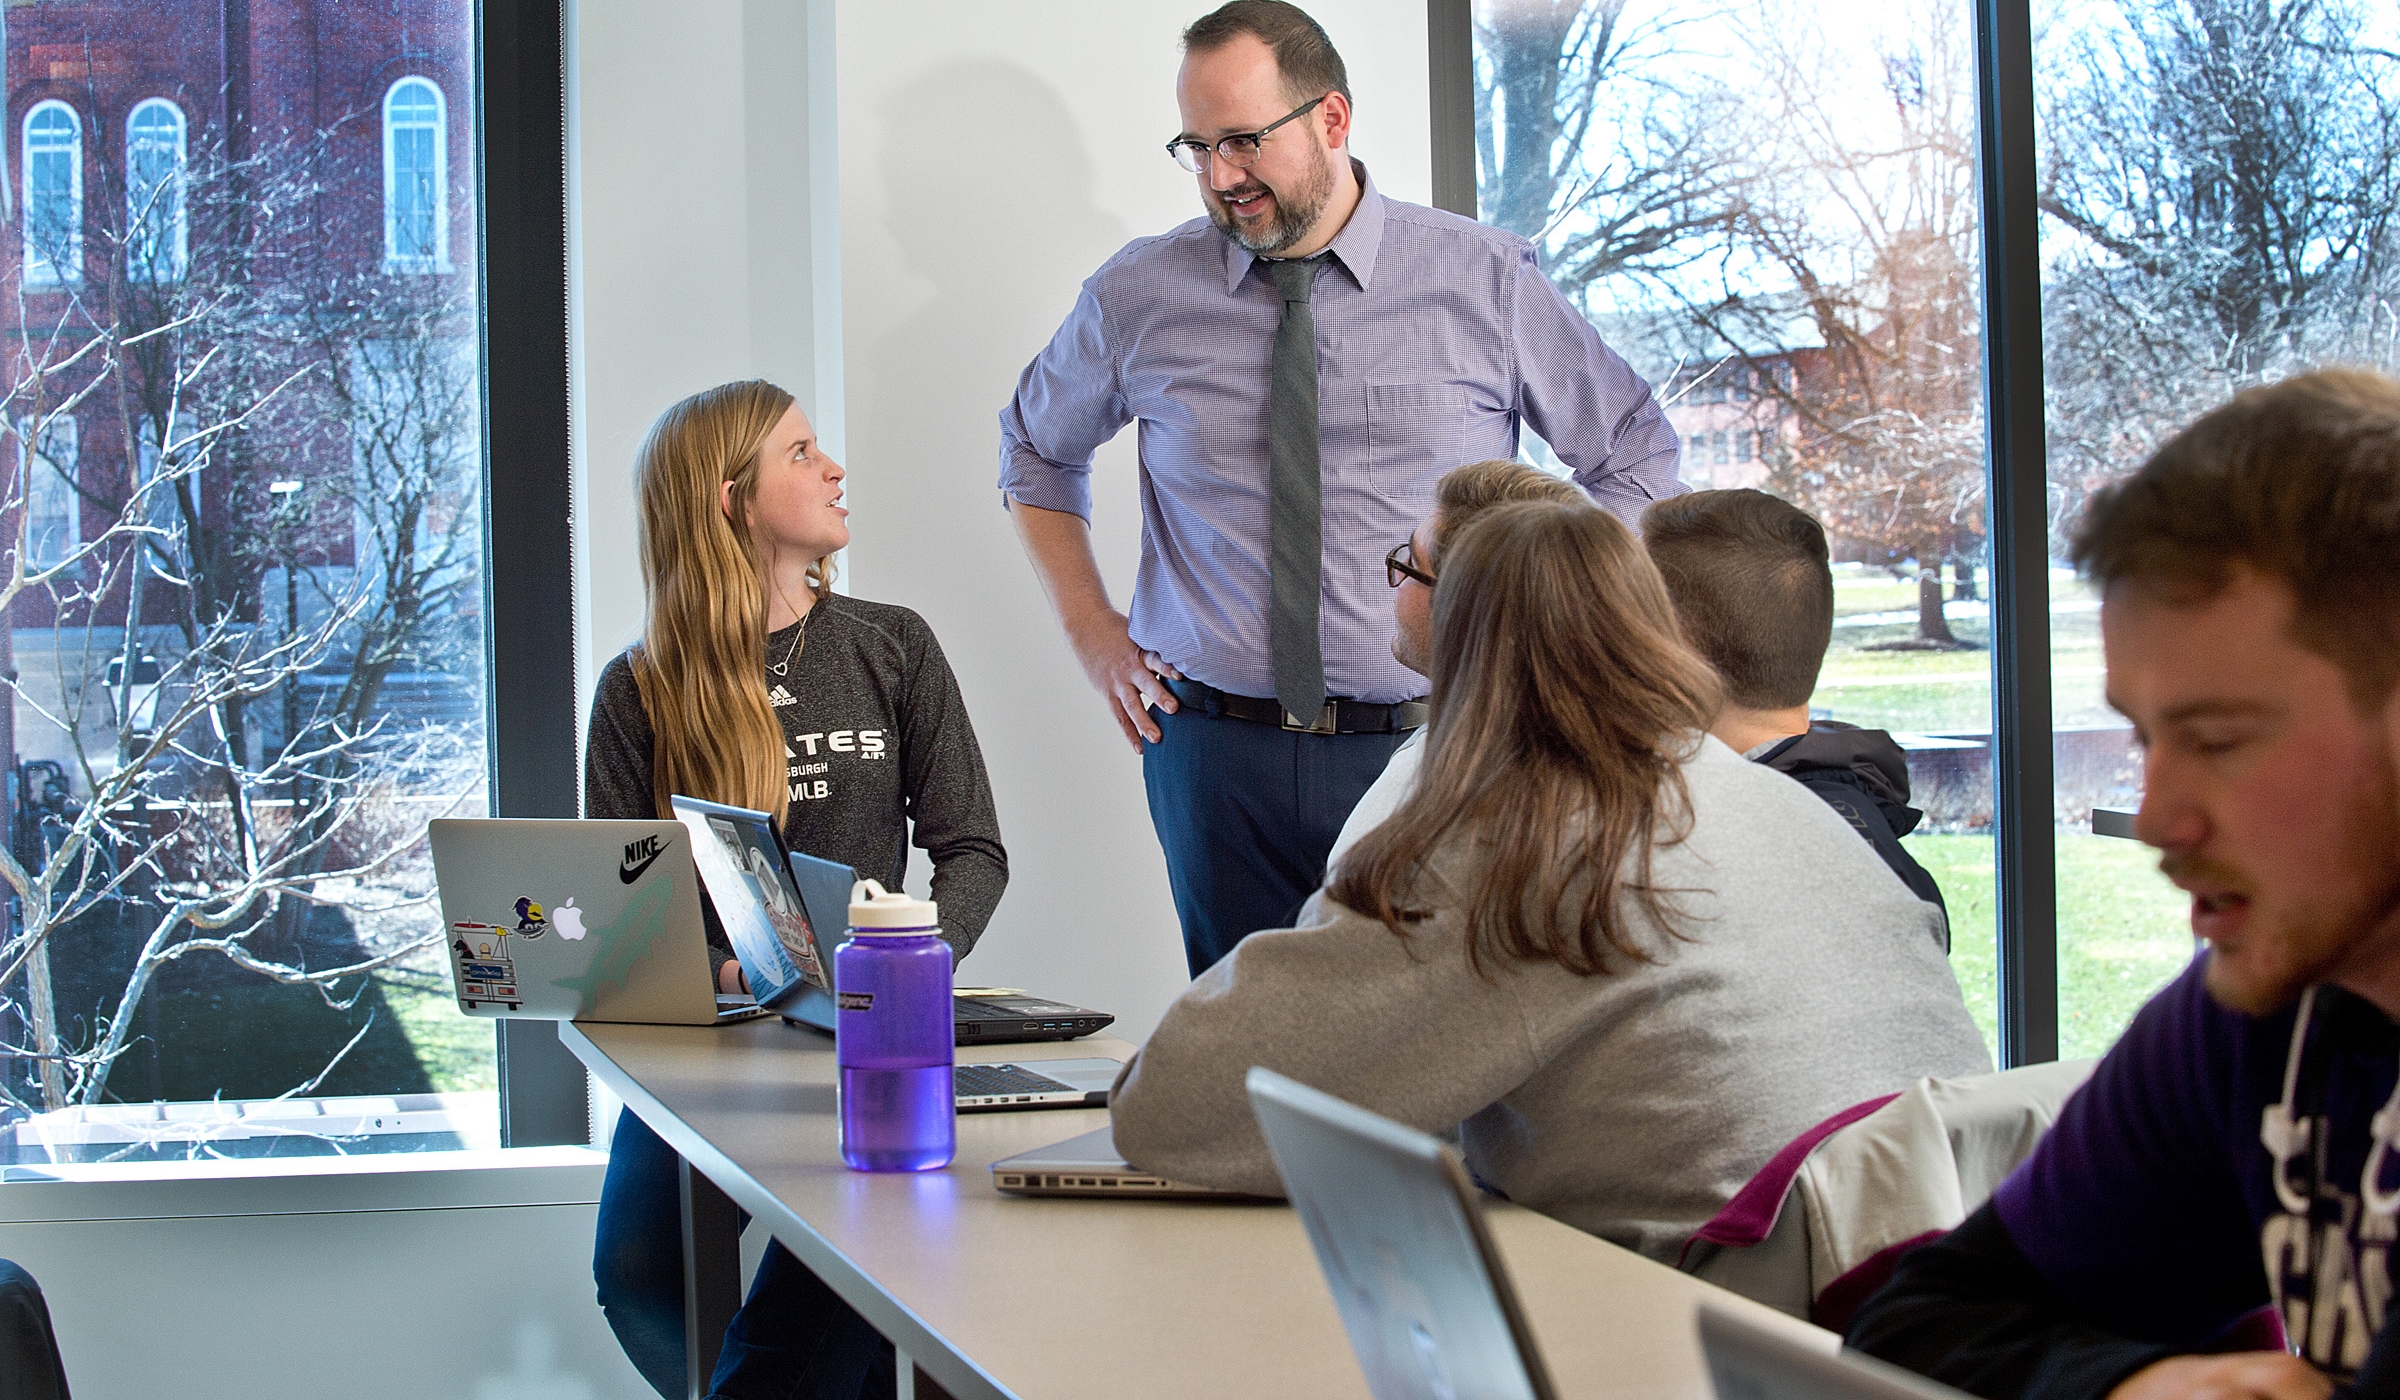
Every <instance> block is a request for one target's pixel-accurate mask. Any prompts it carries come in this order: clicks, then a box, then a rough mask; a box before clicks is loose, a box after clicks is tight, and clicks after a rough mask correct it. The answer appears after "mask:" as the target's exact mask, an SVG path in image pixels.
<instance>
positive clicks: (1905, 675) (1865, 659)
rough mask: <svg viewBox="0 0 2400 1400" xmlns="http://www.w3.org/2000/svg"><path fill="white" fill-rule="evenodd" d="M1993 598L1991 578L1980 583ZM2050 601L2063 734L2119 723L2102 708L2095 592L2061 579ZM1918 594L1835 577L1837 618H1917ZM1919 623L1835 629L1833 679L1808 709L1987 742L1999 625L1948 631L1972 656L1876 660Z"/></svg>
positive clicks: (1827, 675)
mask: <svg viewBox="0 0 2400 1400" xmlns="http://www.w3.org/2000/svg"><path fill="white" fill-rule="evenodd" d="M1980 582H1981V584H1982V586H1983V587H1984V588H1985V590H1986V592H1987V593H1988V591H1989V584H1990V580H1989V578H1988V576H1986V577H1985V578H1983V579H1982V580H1980ZM2050 596H2051V598H2052V600H2053V602H2054V604H2055V605H2058V610H2057V611H2054V612H2053V613H2052V614H2051V617H2050V643H2051V645H2050V674H2051V685H2052V691H2053V695H2052V700H2051V710H2052V714H2053V716H2054V720H2053V722H2054V723H2055V724H2057V725H2058V726H2059V727H2061V728H2070V727H2075V726H2081V725H2091V724H2110V723H2115V722H2116V716H2115V712H2114V711H2112V710H2110V709H2109V708H2108V705H2107V703H2106V702H2105V701H2103V700H2102V699H2101V698H2100V693H2101V676H2100V620H2099V614H2097V613H2095V612H2092V611H2089V609H2088V603H2089V599H2090V597H2091V594H2090V591H2089V590H2088V589H2086V588H2085V587H2084V585H2083V584H2081V583H2080V582H2077V581H2075V580H2072V579H2053V580H2052V581H2051V585H2050ZM1916 605H1917V586H1916V584H1914V583H1912V582H1907V581H1904V580H1900V579H1895V578H1893V577H1891V576H1890V575H1889V574H1886V573H1882V572H1880V571H1870V570H1866V569H1862V568H1860V567H1858V566H1856V565H1837V566H1836V567H1835V570H1834V584H1833V610H1834V615H1835V616H1836V617H1837V618H1842V617H1856V616H1859V615H1861V614H1866V613H1889V612H1913V611H1914V610H1915V608H1916ZM1916 630H1917V629H1916V624H1915V623H1914V622H1913V621H1908V622H1893V623H1878V624H1874V625H1871V626H1869V625H1850V626H1837V627H1835V628H1834V632H1833V645H1832V647H1831V648H1829V649H1828V650H1827V651H1826V653H1825V669H1824V671H1823V672H1822V674H1821V675H1820V676H1819V678H1818V681H1817V693H1816V694H1815V695H1814V696H1812V697H1811V698H1810V703H1811V704H1813V705H1814V706H1816V707H1817V708H1819V709H1826V710H1831V711H1832V712H1833V717H1834V718H1835V719H1838V720H1842V721H1844V722H1846V723H1850V724H1857V725H1863V726H1865V727H1867V728H1869V729H1890V730H1896V731H1899V732H1901V733H1908V734H1956V733H1979V732H1983V731H1987V730H1989V729H1990V728H1991V727H1992V681H1991V674H1992V672H1991V651H1990V644H1991V624H1990V623H1989V621H1987V620H1986V619H1983V618H1959V619H1955V620H1953V621H1952V623H1951V624H1950V630H1951V631H1952V632H1953V633H1955V634H1957V636H1958V638H1959V639H1960V640H1961V641H1965V642H1972V643H1974V644H1975V649H1973V650H1968V651H1877V650H1873V649H1872V648H1874V647H1876V646H1879V645H1887V644H1889V643H1893V642H1902V641H1907V640H1908V639H1910V638H1912V637H1914V636H1915V635H1916Z"/></svg>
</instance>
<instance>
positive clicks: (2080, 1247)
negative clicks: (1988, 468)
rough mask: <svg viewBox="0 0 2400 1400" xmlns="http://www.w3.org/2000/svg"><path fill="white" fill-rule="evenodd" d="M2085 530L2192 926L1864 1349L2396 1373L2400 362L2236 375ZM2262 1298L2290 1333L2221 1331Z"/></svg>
mask: <svg viewBox="0 0 2400 1400" xmlns="http://www.w3.org/2000/svg"><path fill="white" fill-rule="evenodd" d="M2074 552H2075V559H2076V562H2077V564H2078V565H2079V566H2080V567H2081V568H2082V570H2083V572H2084V573H2085V575H2086V576H2087V577H2089V578H2090V579H2091V580H2092V581H2093V582H2094V583H2095V584H2096V585H2098V586H2099V587H2100V589H2101V590H2102V603H2101V617H2100V621H2101V635H2102V639H2103V644H2104V647H2105V651H2106V658H2107V663H2108V696H2109V701H2110V703H2111V704H2113V705H2115V706H2116V707H2117V708H2118V709H2119V710H2121V711H2123V712H2124V713H2125V715H2126V716H2127V717H2129V718H2130V719H2132V720H2133V722H2134V725H2135V729H2136V731H2137V733H2138V734H2139V736H2140V738H2141V741H2142V744H2143V746H2144V755H2145V757H2144V780H2145V790H2144V793H2143V798H2142V809H2141V815H2140V816H2139V817H2138V818H2137V820H2136V822H2135V833H2136V834H2137V835H2138V836H2140V837H2141V839H2142V840H2144V841H2146V842H2148V843H2150V844H2151V845H2153V846H2156V847H2157V848H2158V849H2159V850H2160V851H2161V852H2162V854H2163V859H2162V860H2161V862H2160V868H2161V869H2162V870H2163V871H2164V872H2165V873H2166V874H2167V876H2168V877H2169V878H2170V879H2172V880H2173V881H2174V882H2175V883H2176V884H2177V885H2180V886H2181V887H2183V888H2184V889H2186V890H2188V891H2190V893H2191V896H2192V906H2191V918H2192V931H2193V932H2194V933H2195V934H2196V935H2197V936H2198V937H2199V938H2200V939H2202V940H2204V941H2205V942H2206V943H2207V945H2208V947H2207V951H2206V953H2205V954H2204V955H2203V956H2202V957H2201V958H2199V959H2198V960H2197V961H2195V962H2194V964H2193V965H2192V967H2191V969H2190V970H2189V971H2188V972H2186V973H2185V974H2184V975H2183V976H2182V977H2181V978H2179V979H2178V980H2177V981H2176V982H2175V983H2174V984H2173V985H2171V986H2169V987H2168V988H2167V989H2166V990H2165V991H2163V992H2161V993H2159V995H2158V996H2157V997H2156V998H2154V999H2153V1000H2152V1001H2151V1002H2150V1004H2149V1005H2148V1006H2146V1007H2144V1008H2143V1010H2142V1012H2141V1014H2140V1015H2139V1016H2137V1017H2136V1018H2135V1019H2134V1022H2133V1025H2132V1026H2131V1027H2129V1028H2128V1029H2127V1030H2126V1032H2125V1035H2124V1038H2123V1039H2121V1040H2120V1041H2119V1042H2118V1043H2117V1045H2116V1048H2115V1049H2113V1050H2111V1051H2110V1052H2109V1054H2108V1056H2107V1058H2105V1059H2104V1060H2102V1061H2101V1063H2100V1066H2099V1068H2098V1070H2097V1071H2096V1072H2095V1073H2094V1074H2093V1076H2092V1079H2091V1081H2090V1082H2089V1083H2088V1084H2087V1085H2086V1086H2085V1087H2084V1089H2083V1090H2082V1091H2081V1092H2079V1093H2078V1094H2077V1095H2076V1096H2075V1097H2074V1098H2073V1099H2072V1100H2070V1101H2069V1102H2068V1104H2067V1105H2066V1108H2065V1110H2064V1111H2063V1112H2062V1113H2061V1115H2060V1117H2059V1120H2058V1123H2057V1126H2056V1127H2055V1128H2053V1129H2052V1130H2051V1132H2050V1134H2049V1136H2048V1137H2046V1138H2045V1139H2044V1140H2043V1141H2042V1143H2041V1145H2040V1146H2039V1147H2038V1148H2036V1149H2035V1151H2034V1154H2033V1156H2032V1157H2031V1158H2029V1159H2028V1160H2027V1161H2026V1162H2025V1163H2024V1165H2023V1166H2021V1167H2020V1168H2019V1169H2018V1170H2017V1171H2016V1172H2015V1173H2014V1174H2012V1175H2011V1176H2010V1177H2009V1178H2008V1179H2007V1180H2006V1181H2005V1182H2003V1183H2002V1185H2001V1187H2000V1190H1999V1192H1998V1193H1997V1194H1996V1195H1995V1196H1994V1198H1993V1200H1992V1201H1991V1203H1990V1204H1989V1205H1987V1206H1985V1207H1984V1208H1983V1209H1981V1210H1979V1211H1977V1212H1976V1213H1975V1214H1974V1215H1972V1216H1970V1217H1968V1219H1967V1220H1966V1222H1965V1223H1964V1224H1962V1225H1961V1226H1960V1227H1959V1228H1958V1229H1957V1230H1955V1231H1953V1232H1951V1234H1949V1235H1948V1236H1946V1237H1944V1238H1943V1239H1941V1240H1939V1241H1937V1242H1935V1243H1933V1244H1930V1245H1928V1246H1926V1247H1925V1248H1922V1249H1919V1250H1917V1251H1916V1252H1914V1253H1913V1254H1911V1255H1910V1256H1909V1257H1908V1258H1907V1259H1906V1260H1905V1261H1904V1262H1903V1263H1902V1265H1901V1267H1900V1269H1899V1271H1898V1273H1897V1274H1896V1275H1895V1276H1894V1278H1893V1280H1892V1282H1891V1283H1890V1284H1889V1285H1888V1286H1887V1287H1886V1288H1885V1289H1884V1290H1883V1291H1882V1292H1881V1293H1879V1294H1877V1295H1876V1296H1875V1297H1874V1298H1873V1299H1871V1300H1869V1302H1868V1303H1867V1305H1866V1306H1865V1307H1864V1308H1863V1309H1861V1310H1860V1312H1859V1314H1858V1316H1857V1318H1856V1320H1855V1321H1854V1322H1853V1324H1852V1328H1851V1332H1850V1341H1851V1343H1852V1344H1853V1345H1855V1346H1857V1347H1859V1348H1860V1349H1862V1350H1864V1351H1868V1352H1870V1353H1873V1354H1875V1355H1877V1356H1881V1357H1884V1358H1885V1359H1887V1360H1891V1361H1895V1362H1898V1363H1899V1364H1901V1365H1904V1366H1908V1367H1910V1368H1912V1369H1914V1370H1917V1371H1920V1372H1923V1373H1925V1374H1927V1375H1931V1376H1934V1377H1936V1378H1937V1379H1940V1380H1944V1381H1947V1382H1949V1383H1950V1384H1952V1385H1956V1386H1959V1387H1962V1388H1964V1389H1966V1390H1969V1391H1972V1392H1974V1393H1976V1394H1979V1395H1984V1396H1990V1397H2002V1396H2009V1397H2016V1396H2034V1395H2041V1396H2046V1397H2084V1396H2095V1397H2096V1396H2103V1395H2106V1396H2111V1397H2114V1398H2115V1400H2154V1398H2155V1400H2166V1397H2178V1400H2180V1397H2187V1396H2202V1395H2207V1396H2237V1397H2239V1396H2259V1397H2277V1398H2278V1400H2318V1398H2319V1397H2323V1396H2327V1395H2329V1394H2332V1393H2334V1392H2335V1390H2336V1389H2337V1388H2341V1389H2344V1390H2347V1391H2350V1392H2352V1393H2356V1394H2360V1395H2382V1394H2400V1337H2395V1336H2394V1335H2392V1334H2391V1332H2390V1330H2388V1329H2387V1328H2386V1325H2385V1323H2386V1318H2387V1316H2390V1315H2392V1314H2394V1313H2395V1312H2400V1309H2394V1308H2393V1307H2392V1306H2391V1304H2392V1292H2393V1273H2392V1269H2391V1265H2390V1254H2391V1250H2392V1244H2393V1241H2394V1240H2395V1238H2400V1228H2396V1223H2395V1222H2396V1214H2400V1160H2394V1159H2395V1157H2400V1153H2395V1152H2394V1150H2393V1145H2394V1143H2395V1141H2396V1140H2400V1093H2396V1092H2395V1083H2396V1082H2400V1027H2395V1025H2394V1019H2395V1016H2400V779H2396V778H2395V774H2394V768H2393V758H2394V755H2393V746H2394V743H2395V737H2394V735H2395V725H2396V723H2400V717H2396V716H2395V713H2394V711H2395V708H2396V707H2400V702H2396V701H2395V699H2394V683H2395V680H2400V383H2395V382H2393V381H2392V380H2389V379H2386V378H2383V377H2381V376H2377V375H2372V374H2366V373H2360V372H2351V371H2329V372H2320V373H2315V374H2308V375H2302V376H2299V377H2297V378H2294V379H2289V380H2285V381H2283V382H2282V383H2279V384H2275V385H2272V386H2268V387H2265V388H2259V389H2253V390H2251V391H2249V392H2247V393H2245V394H2242V395H2241V396H2239V397H2237V398H2235V399H2234V400H2233V401H2232V402H2231V403H2229V404H2226V405H2225V406H2224V407H2222V408H2219V409H2217V410H2216V411H2215V412H2212V413H2210V414H2208V415H2207V416H2205V417H2203V418H2202V419H2200V420H2199V421H2198V422H2197V423H2195V424H2193V425H2192V426H2191V427H2190V428H2188V429H2186V430H2185V431H2184V432H2183V433H2182V434H2180V435H2179V436H2177V437H2176V438H2175V439H2174V440H2173V441H2171V442H2169V443H2168V444H2167V445H2166V446H2165V447H2163V448H2161V449H2160V450H2159V452H2158V453H2157V455H2156V456H2154V457H2152V458H2151V459H2150V461H2149V462H2148V463H2146V464H2145V465H2144V466H2143V467H2142V468H2141V470H2140V471H2138V472H2136V473H2135V474H2134V475H2133V476H2131V477H2130V478H2128V479H2126V480H2125V481H2123V482H2121V483H2119V484H2117V485H2116V486H2114V487H2111V488H2110V489H2109V490H2107V491H2105V492H2103V493H2102V494H2101V495H2100V496H2099V497H2098V498H2097V499H2096V500H2095V501H2094V503H2093V506H2092V508H2091V510H2090V512H2089V513H2088V514H2087V515H2086V516H2085V518H2084V520H2083V523H2082V525H2081V527H2080V528H2079V529H2078V531H2077V533H2076V537H2075V550H2074ZM2269 1307H2271V1308H2272V1309H2273V1310H2274V1315H2275V1316H2277V1317H2279V1318H2280V1320H2281V1322H2282V1324H2283V1329H2284V1331H2285V1333H2286V1334H2287V1335H2288V1336H2289V1338H2290V1341H2291V1345H2292V1348H2293V1353H2292V1354H2287V1353H2284V1352H2279V1351H2246V1352H2245V1351H2237V1350H2234V1349H2233V1348H2235V1347H2238V1346H2239V1345H2240V1344H2241V1339H2243V1338H2245V1337H2249V1338H2254V1337H2255V1336H2256V1334H2257V1329H2256V1328H2255V1327H2245V1326H2243V1325H2242V1324H2243V1323H2244V1322H2245V1320H2246V1319H2249V1318H2250V1316H2251V1315H2252V1314H2256V1313H2258V1312H2259V1310H2261V1309H2262V1308H2269Z"/></svg>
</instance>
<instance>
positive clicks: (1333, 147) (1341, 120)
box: [1317, 92, 1350, 151]
mask: <svg viewBox="0 0 2400 1400" xmlns="http://www.w3.org/2000/svg"><path fill="white" fill-rule="evenodd" d="M1317 110H1318V111H1320V112H1323V113H1324V114H1325V148H1326V149H1327V150H1329V151H1339V150H1344V149H1347V148H1348V146H1349V145H1350V99H1349V98H1347V97H1344V96H1342V95H1341V94H1340V93H1338V92H1329V93H1327V94H1325V101H1324V103H1323V105H1321V106H1319V107H1318V108H1317Z"/></svg>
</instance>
